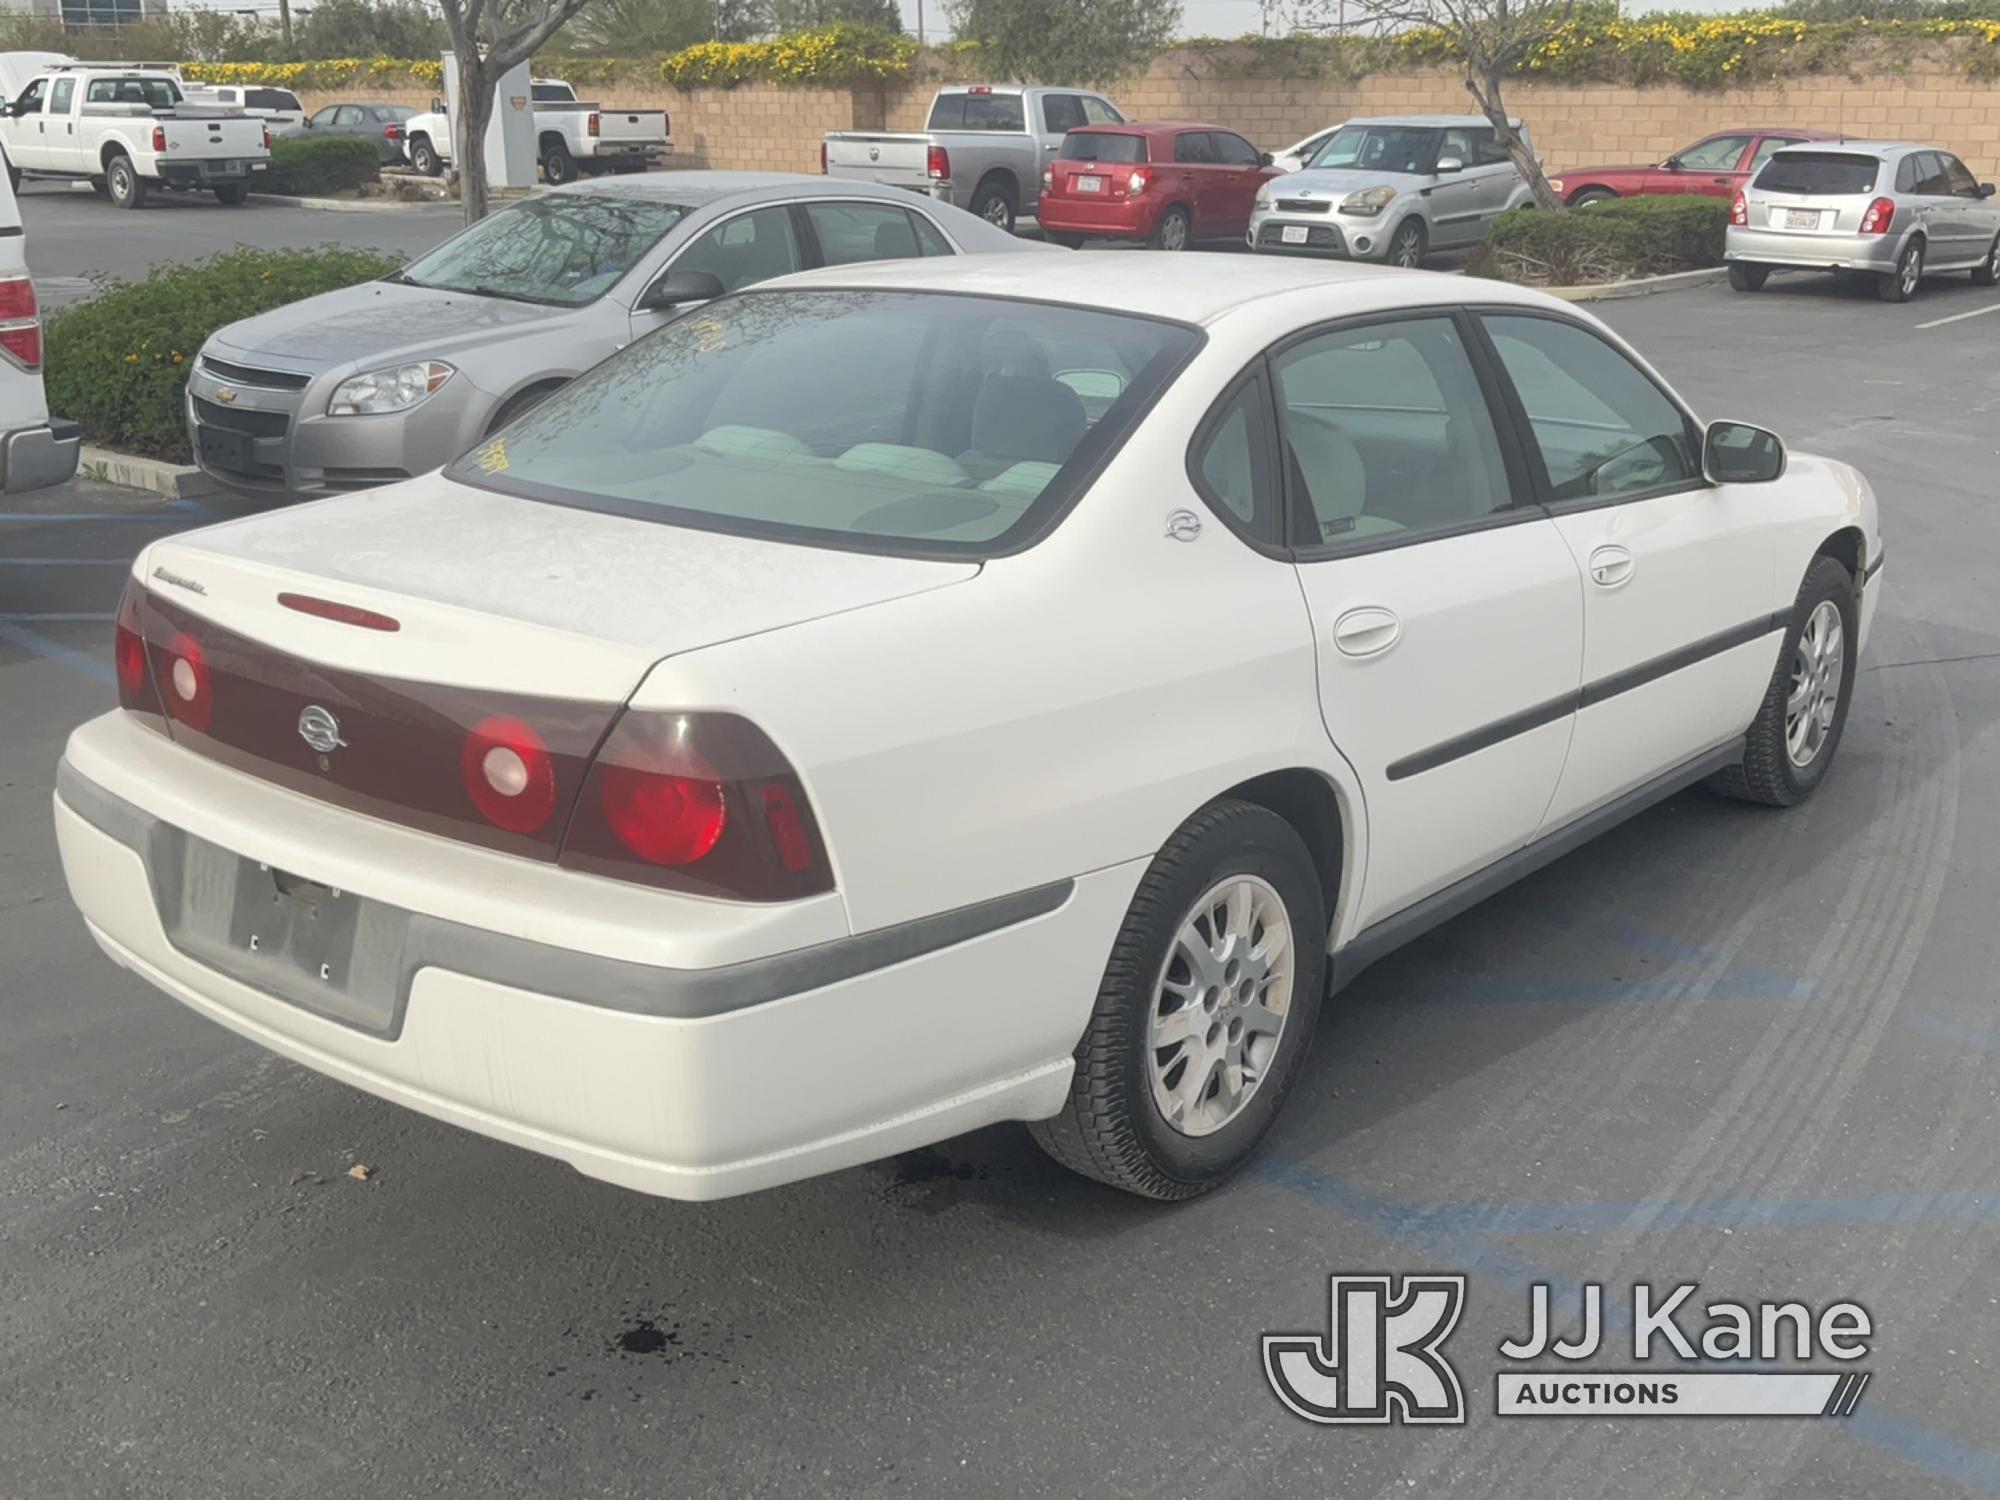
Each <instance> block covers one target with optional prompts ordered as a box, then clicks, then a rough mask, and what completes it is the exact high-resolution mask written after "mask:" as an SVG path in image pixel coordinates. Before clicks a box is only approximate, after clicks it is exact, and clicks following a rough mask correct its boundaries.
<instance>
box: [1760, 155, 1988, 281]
mask: <svg viewBox="0 0 2000 1500" xmlns="http://www.w3.org/2000/svg"><path fill="white" fill-rule="evenodd" d="M1723 259H1724V260H1725V261H1727V262H1728V264H1729V284H1730V285H1731V286H1733V287H1734V288H1736V290H1737V291H1739V292H1754V291H1758V290H1761V289H1762V287H1763V285H1764V281H1765V278H1766V277H1768V276H1769V275H1770V274H1771V272H1772V271H1773V270H1774V269H1783V268H1791V269H1794V270H1808V271H1863V272H1869V273H1872V274H1873V275H1874V276H1875V290H1876V291H1877V293H1879V294H1880V295H1881V297H1882V299H1883V300H1884V301H1886V302H1907V301H1909V300H1910V298H1911V297H1913V296H1914V295H1915V294H1916V290H1917V287H1918V286H1919V285H1920V284H1922V282H1923V279H1924V277H1925V276H1927V275H1930V274H1931V273H1933V272H1937V271H1970V272H1971V273H1972V279H1973V280H1974V281H1976V282H1977V283H1979V285H1981V286H1994V285H2000V203H1996V202H1995V201H1994V196H1993V184H1992V183H1990V182H1981V181H1979V180H1978V179H1977V178H1976V177H1974V176H1973V175H1972V173H1971V171H1970V170H1969V169H1968V168H1967V167H1966V165H1965V163H1964V162H1962V161H1960V160H1959V159H1958V158H1957V157H1956V156H1954V155H1952V154H1951V153H1950V152H1949V151H1944V150H1940V149H1939V148H1937V147H1935V146H1918V145H1911V144H1908V143H1906V142H1875V141H1842V142H1840V143H1839V144H1837V145H1836V144H1833V143H1830V142H1826V141H1816V142H1814V143H1812V144H1810V145H1803V146H1789V147H1787V148H1785V149H1784V150H1782V151H1778V152H1774V153H1773V154H1772V156H1771V159H1770V160H1769V161H1767V162H1765V163H1764V166H1763V169H1762V170H1761V171H1759V172H1758V174H1757V175H1756V177H1755V178H1754V179H1752V180H1751V182H1750V184H1749V185H1748V186H1747V187H1745V188H1744V189H1743V190H1742V191H1741V192H1739V193H1737V195H1736V198H1735V201H1734V202H1733V203H1731V204H1730V207H1729V229H1728V231H1727V233H1726V235H1725V236H1724V243H1723Z"/></svg>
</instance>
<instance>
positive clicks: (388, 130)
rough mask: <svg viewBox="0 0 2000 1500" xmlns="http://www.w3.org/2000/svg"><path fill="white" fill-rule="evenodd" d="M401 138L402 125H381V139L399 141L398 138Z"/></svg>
mask: <svg viewBox="0 0 2000 1500" xmlns="http://www.w3.org/2000/svg"><path fill="white" fill-rule="evenodd" d="M402 138H403V127H402V126H400V125H384V126H383V127H382V139H383V140H385V141H400V140H401V139H402Z"/></svg>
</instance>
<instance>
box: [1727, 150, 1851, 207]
mask: <svg viewBox="0 0 2000 1500" xmlns="http://www.w3.org/2000/svg"><path fill="white" fill-rule="evenodd" d="M1881 166H1882V164H1881V163H1880V162H1878V161H1877V160H1876V159H1875V158H1874V157H1872V156H1857V155H1855V154H1854V153H1853V152H1851V151H1797V150H1794V151H1780V152H1779V153H1778V154H1777V155H1776V156H1774V157H1772V158H1771V159H1770V160H1769V161H1767V162H1766V163H1764V170H1763V171H1761V172H1759V173H1758V174H1757V181H1756V187H1757V190H1758V191H1759V192H1763V193H1797V194H1799V195H1801V196H1803V197H1809V198H1851V197H1853V196H1854V195H1855V194H1857V193H1872V192H1874V191H1875V174H1876V173H1877V172H1878V171H1879V170H1881Z"/></svg>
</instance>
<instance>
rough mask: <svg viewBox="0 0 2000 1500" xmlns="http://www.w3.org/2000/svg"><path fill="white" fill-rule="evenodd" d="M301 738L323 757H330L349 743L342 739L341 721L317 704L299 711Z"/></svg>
mask: <svg viewBox="0 0 2000 1500" xmlns="http://www.w3.org/2000/svg"><path fill="white" fill-rule="evenodd" d="M299 738H300V739H302V740H304V741H305V742H306V743H307V744H308V745H310V746H312V748H313V749H315V750H317V751H319V753H320V754H321V755H330V754H332V753H333V752H334V751H335V750H338V749H340V748H341V747H342V746H344V745H345V744H346V743H347V741H346V740H344V739H342V738H341V737H340V720H338V719H336V718H335V717H334V716H333V715H332V714H330V713H328V712H327V711H326V710H325V709H323V708H321V707H320V706H319V705H318V704H317V703H315V704H312V705H311V706H309V707H307V708H303V709H301V710H299Z"/></svg>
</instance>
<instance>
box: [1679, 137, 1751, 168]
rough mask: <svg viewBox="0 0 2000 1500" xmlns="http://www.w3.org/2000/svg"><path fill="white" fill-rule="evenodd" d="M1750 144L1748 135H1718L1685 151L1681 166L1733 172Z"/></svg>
mask: <svg viewBox="0 0 2000 1500" xmlns="http://www.w3.org/2000/svg"><path fill="white" fill-rule="evenodd" d="M1749 144H1750V137H1749V136H1747V135H1718V136H1716V137H1715V138H1714V139H1713V140H1707V141H1703V142H1702V143H1701V144H1700V145H1698V146H1690V147H1688V148H1687V150H1685V151H1683V152H1682V153H1681V155H1680V163H1681V167H1682V168H1683V170H1685V171H1689V172H1733V171H1735V170H1736V164H1737V163H1738V162H1739V161H1741V160H1742V159H1743V148H1744V147H1745V146H1747V145H1749Z"/></svg>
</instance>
